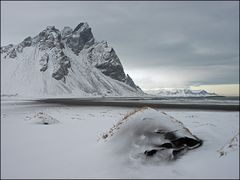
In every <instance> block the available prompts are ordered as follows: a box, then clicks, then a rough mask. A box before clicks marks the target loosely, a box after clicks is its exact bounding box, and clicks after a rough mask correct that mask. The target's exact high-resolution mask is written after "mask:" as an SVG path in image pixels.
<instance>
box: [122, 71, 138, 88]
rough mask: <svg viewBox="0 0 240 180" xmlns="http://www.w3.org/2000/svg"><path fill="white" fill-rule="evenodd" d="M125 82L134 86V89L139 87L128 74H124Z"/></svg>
mask: <svg viewBox="0 0 240 180" xmlns="http://www.w3.org/2000/svg"><path fill="white" fill-rule="evenodd" d="M125 83H126V84H128V85H129V86H131V87H133V88H135V89H137V88H139V87H138V86H136V84H135V83H134V82H133V80H132V78H131V77H130V76H129V75H128V74H127V76H126V80H125Z"/></svg>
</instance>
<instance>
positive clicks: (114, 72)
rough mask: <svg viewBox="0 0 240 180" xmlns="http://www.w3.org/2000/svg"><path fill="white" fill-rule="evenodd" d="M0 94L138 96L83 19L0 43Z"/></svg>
mask: <svg viewBox="0 0 240 180" xmlns="http://www.w3.org/2000/svg"><path fill="white" fill-rule="evenodd" d="M1 82H2V86H1V94H18V95H23V96H57V95H60V96H61V95H77V96H92V95H103V96H105V95H109V96H135V95H141V94H143V92H142V90H141V89H140V88H139V87H138V86H136V85H135V83H134V82H133V80H132V79H131V77H130V76H129V75H128V74H125V72H124V69H123V66H122V64H121V62H120V59H119V58H118V56H117V54H116V52H115V51H114V49H113V48H112V47H109V46H108V44H107V42H106V41H101V42H98V41H96V40H95V38H94V36H93V34H92V31H91V28H90V27H89V25H88V24H87V23H80V24H78V25H77V26H76V28H74V29H72V28H70V27H64V28H63V30H61V31H60V30H58V29H56V28H55V27H54V26H49V27H47V28H46V29H44V30H43V31H42V32H40V33H39V34H38V35H37V36H35V37H27V38H25V39H24V40H23V41H22V42H21V43H19V44H17V45H13V44H10V45H8V46H4V47H1Z"/></svg>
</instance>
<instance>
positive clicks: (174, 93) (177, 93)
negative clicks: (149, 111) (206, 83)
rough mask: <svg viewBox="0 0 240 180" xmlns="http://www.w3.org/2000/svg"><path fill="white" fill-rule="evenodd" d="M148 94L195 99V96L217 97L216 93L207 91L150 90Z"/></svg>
mask: <svg viewBox="0 0 240 180" xmlns="http://www.w3.org/2000/svg"><path fill="white" fill-rule="evenodd" d="M146 93H148V94H153V95H157V96H173V97H194V96H200V97H205V96H217V94H215V93H209V92H207V91H205V90H191V89H181V88H177V89H164V88H163V89H158V90H148V91H146Z"/></svg>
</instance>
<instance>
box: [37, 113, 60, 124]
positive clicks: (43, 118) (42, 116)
mask: <svg viewBox="0 0 240 180" xmlns="http://www.w3.org/2000/svg"><path fill="white" fill-rule="evenodd" d="M34 122H36V123H37V124H44V125H50V124H56V123H59V121H58V120H57V119H55V118H53V117H52V116H50V115H48V114H46V113H44V112H37V113H36V114H35V115H34Z"/></svg>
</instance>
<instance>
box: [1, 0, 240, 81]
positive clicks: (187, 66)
mask: <svg viewBox="0 0 240 180" xmlns="http://www.w3.org/2000/svg"><path fill="white" fill-rule="evenodd" d="M1 5H2V6H1V10H2V13H1V31H2V35H1V39H2V40H1V44H3V45H6V44H8V43H18V42H20V41H22V40H23V39H24V38H25V37H27V36H29V35H31V36H34V35H36V34H38V33H39V32H40V31H41V30H42V29H44V28H45V27H46V26H48V25H55V26H56V27H57V28H59V29H62V28H63V27H64V26H71V27H75V26H76V25H77V24H78V23H79V22H81V21H87V22H88V23H89V25H90V26H91V27H92V30H93V33H94V35H95V37H96V39H97V40H107V41H108V44H109V45H110V46H112V47H114V49H115V50H116V52H117V54H118V56H119V57H120V59H121V62H122V63H123V65H124V67H125V68H126V69H128V70H130V71H131V70H134V69H141V70H142V72H143V73H144V72H145V69H146V68H159V70H160V69H161V68H162V67H166V68H168V67H170V68H172V69H176V72H183V71H184V73H185V74H186V75H187V74H195V73H196V72H198V73H202V77H204V78H203V79H201V78H199V77H201V75H200V76H199V77H193V78H196V79H192V80H189V79H188V83H190V84H191V83H193V82H195V81H197V82H204V83H205V84H209V83H213V84H214V83H215V84H216V83H238V82H239V78H238V75H239V72H238V71H239V69H238V65H239V61H238V60H239V6H238V5H239V4H238V2H199V1H198V2H183V1H182V2H161V1H160V2H115V1H112V2H104V1H103V2H64V1H63V2H1ZM206 69H207V70H206ZM206 71H208V72H211V73H207V74H208V76H206ZM184 73H183V74H184Z"/></svg>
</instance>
